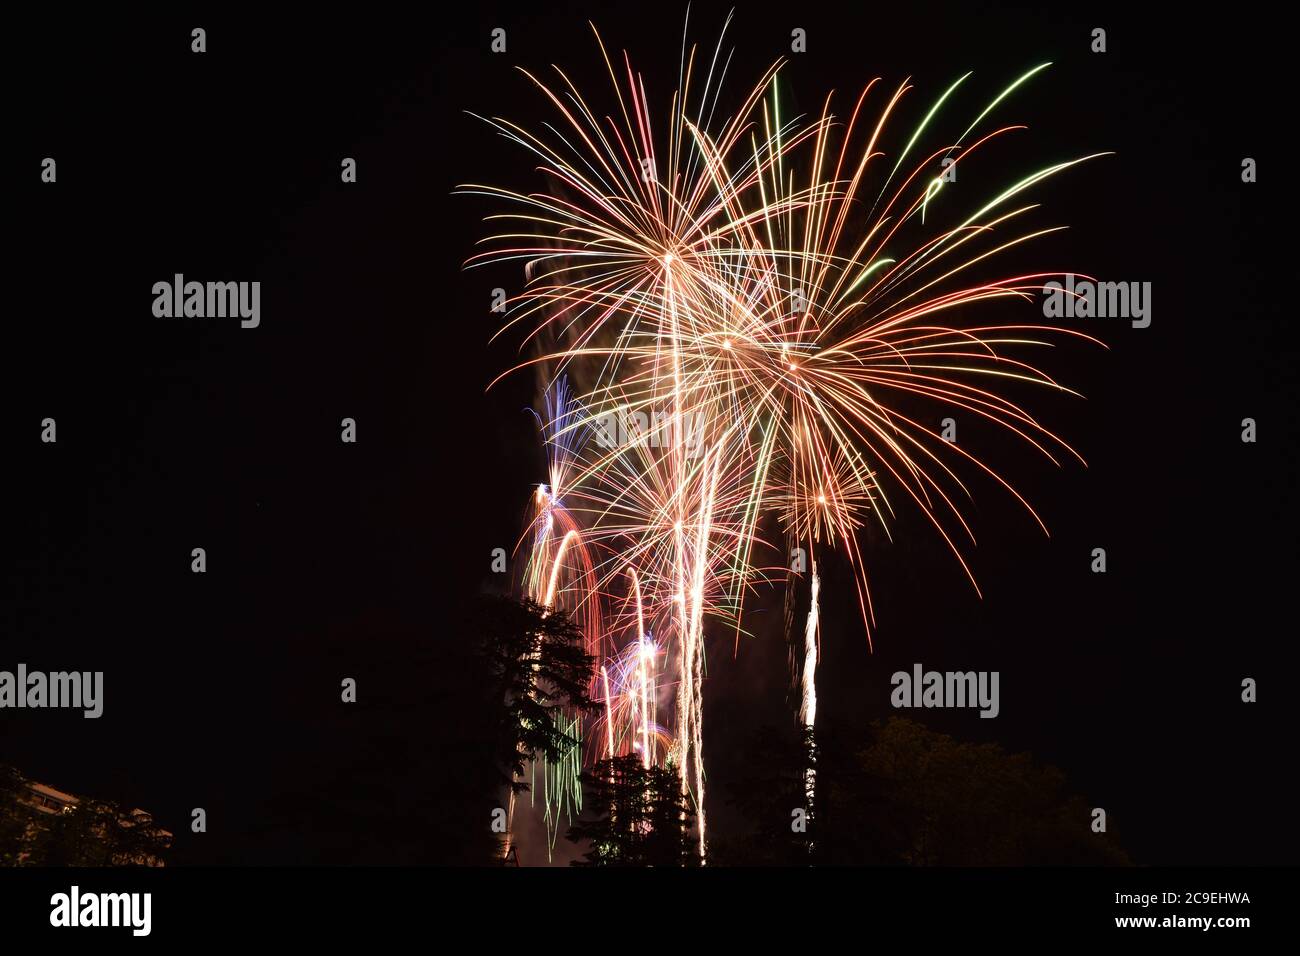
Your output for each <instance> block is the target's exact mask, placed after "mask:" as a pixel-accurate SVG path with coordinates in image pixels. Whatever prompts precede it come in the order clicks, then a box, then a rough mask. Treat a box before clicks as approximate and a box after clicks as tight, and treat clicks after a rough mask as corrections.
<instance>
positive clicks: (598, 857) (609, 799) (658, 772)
mask: <svg viewBox="0 0 1300 956" xmlns="http://www.w3.org/2000/svg"><path fill="white" fill-rule="evenodd" d="M582 783H583V788H584V791H585V793H586V795H587V800H588V801H589V806H590V807H591V813H592V814H593V816H589V817H587V819H583V820H579V821H578V822H576V823H574V824H573V825H572V826H571V827H570V828H569V833H568V838H569V839H570V840H572V841H573V842H574V843H581V842H583V841H584V840H585V841H588V842H589V843H590V847H589V849H588V850H587V852H586V853H585V854H584V860H575V861H574V862H573V865H574V866H678V867H680V866H696V865H698V864H699V855H698V854H697V852H696V846H697V844H696V841H695V837H694V832H695V830H694V822H693V821H694V819H695V813H694V810H693V808H692V807H691V803H690V798H689V797H687V796H686V795H685V794H683V793H682V791H681V780H680V778H679V777H678V775H677V773H676V771H674V770H672V769H667V768H664V767H653V766H652V767H646V766H644V765H643V764H642V762H641V757H640V756H638V755H636V754H627V755H624V756H621V757H612V758H609V759H606V760H602V761H601V762H600V763H598V764H596V765H595V767H593V768H592V770H591V771H590V772H589V773H584V774H583V775H582Z"/></svg>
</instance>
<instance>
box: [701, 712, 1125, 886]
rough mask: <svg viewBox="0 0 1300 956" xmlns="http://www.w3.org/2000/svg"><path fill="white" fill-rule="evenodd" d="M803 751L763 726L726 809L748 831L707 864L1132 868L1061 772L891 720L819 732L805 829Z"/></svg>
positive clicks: (718, 848)
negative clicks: (797, 815)
mask: <svg viewBox="0 0 1300 956" xmlns="http://www.w3.org/2000/svg"><path fill="white" fill-rule="evenodd" d="M806 753H807V751H806V749H805V747H804V746H803V745H802V744H801V741H800V736H799V733H798V732H797V731H796V730H794V729H786V730H780V729H774V728H771V727H765V728H763V729H762V730H761V731H760V732H759V733H758V734H757V735H756V736H755V737H754V739H753V740H752V741H751V742H750V744H749V746H748V747H747V748H746V750H745V757H746V759H745V760H744V762H743V765H742V766H743V768H744V770H743V773H742V774H741V775H740V776H739V777H738V778H737V780H736V781H735V782H734V783H733V786H732V788H731V791H732V795H731V800H730V801H729V802H730V803H731V804H732V805H733V806H735V807H736V808H737V809H738V810H739V811H740V812H741V815H742V816H743V818H744V819H745V820H747V821H748V822H749V826H748V828H747V831H746V832H743V833H741V834H740V835H739V836H737V837H733V838H731V839H726V840H724V839H721V838H717V839H715V840H713V841H711V845H710V859H711V860H714V861H716V862H719V863H722V864H736V865H751V866H752V865H777V866H789V865H807V864H810V863H812V864H819V865H862V864H885V865H888V864H895V865H907V866H936V865H943V866H1017V865H1020V866H1024V865H1040V864H1041V865H1126V864H1127V863H1128V862H1129V860H1128V857H1127V856H1126V855H1125V853H1124V851H1123V850H1122V849H1120V847H1119V845H1118V843H1117V841H1116V839H1115V836H1114V834H1113V833H1111V834H1105V833H1094V832H1092V829H1091V814H1090V808H1089V806H1088V804H1087V803H1085V802H1084V800H1083V799H1082V798H1081V797H1078V796H1075V795H1072V794H1071V793H1069V791H1068V790H1067V788H1066V781H1065V776H1064V774H1062V773H1061V771H1059V770H1057V769H1056V768H1055V767H1051V766H1044V765H1039V764H1036V763H1035V762H1034V761H1033V759H1032V758H1031V757H1030V756H1029V755H1028V754H1009V753H1007V752H1006V751H1004V750H1003V749H1002V748H1001V747H1000V746H998V745H997V744H973V743H967V742H963V741H958V740H954V739H953V738H952V737H950V736H948V735H946V734H941V733H936V732H935V731H932V730H929V729H928V728H926V727H924V726H923V725H921V724H918V723H916V722H915V721H911V720H906V719H903V718H897V717H893V718H890V719H889V720H887V721H885V722H884V723H880V722H877V723H875V724H873V725H872V727H871V728H870V729H869V730H868V731H867V732H866V733H863V732H862V731H857V730H855V731H853V732H851V733H848V734H842V733H836V732H835V729H834V728H825V729H820V730H819V731H818V737H817V748H816V750H815V757H816V768H817V778H816V782H817V786H816V800H815V803H814V805H813V807H812V811H813V812H812V814H811V816H810V817H809V819H808V825H807V830H806V832H805V833H799V832H797V831H796V830H794V829H793V828H792V826H791V820H792V811H793V810H797V809H800V808H805V807H806V802H805V800H804V793H803V782H804V778H803V771H804V767H805V766H806V765H807V759H808V758H807V756H806Z"/></svg>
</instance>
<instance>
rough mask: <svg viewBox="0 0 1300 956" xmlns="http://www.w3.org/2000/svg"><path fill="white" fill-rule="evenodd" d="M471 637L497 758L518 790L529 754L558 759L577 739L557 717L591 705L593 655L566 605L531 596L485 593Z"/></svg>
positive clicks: (525, 788)
mask: <svg viewBox="0 0 1300 956" xmlns="http://www.w3.org/2000/svg"><path fill="white" fill-rule="evenodd" d="M474 639H475V645H476V648H477V658H478V662H479V663H480V665H481V666H482V668H483V670H484V672H485V685H484V686H485V687H486V689H487V693H488V706H489V707H490V708H491V709H492V710H493V711H495V714H494V719H493V724H494V725H495V726H496V728H497V735H496V736H497V753H496V755H495V756H496V761H497V765H498V767H500V768H502V771H503V776H504V777H505V779H506V780H507V781H508V782H509V785H510V787H511V789H512V790H514V791H515V792H516V793H518V792H521V791H524V790H527V789H528V785H527V784H526V783H524V782H523V781H521V780H519V779H517V778H518V777H520V776H521V775H522V774H523V772H524V765H525V764H526V763H527V762H528V761H529V760H532V759H534V758H535V757H539V756H540V757H544V758H545V759H547V760H551V761H557V760H559V759H560V758H561V757H563V756H564V755H565V754H566V753H567V752H568V751H569V750H570V748H572V747H576V746H578V743H579V741H577V740H575V739H573V738H572V737H570V736H569V735H567V734H566V733H564V732H563V731H562V730H560V726H559V723H558V721H557V720H556V718H557V717H558V716H559V715H561V714H562V713H564V712H566V711H589V710H592V709H594V708H595V706H596V704H595V702H594V701H592V699H591V697H590V696H589V687H590V685H591V675H592V666H593V663H594V658H593V657H592V656H591V655H589V654H587V653H586V652H585V651H584V650H583V645H582V631H581V630H580V629H579V628H578V626H577V625H576V624H574V623H573V622H572V621H571V620H569V618H568V617H567V616H566V615H565V614H564V612H562V611H548V610H547V609H546V608H544V607H542V606H541V605H539V604H536V603H534V602H533V601H530V600H524V601H519V602H516V601H512V600H508V599H505V598H485V599H483V600H482V601H481V602H480V603H479V605H478V609H477V613H476V615H475V622H474Z"/></svg>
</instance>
